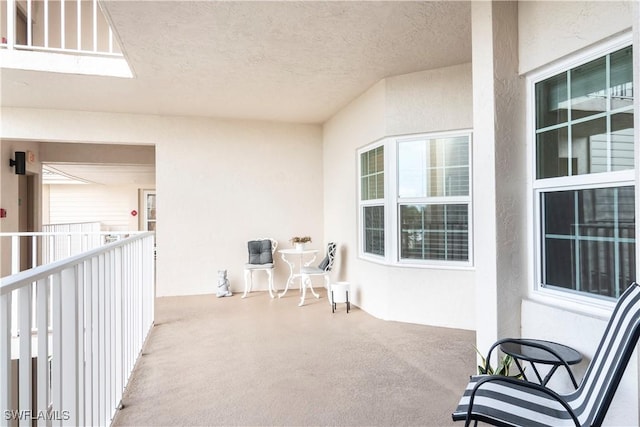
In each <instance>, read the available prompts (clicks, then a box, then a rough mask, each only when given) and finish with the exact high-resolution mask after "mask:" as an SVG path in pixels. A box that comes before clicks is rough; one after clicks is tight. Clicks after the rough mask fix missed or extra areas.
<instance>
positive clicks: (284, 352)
mask: <svg viewBox="0 0 640 427" xmlns="http://www.w3.org/2000/svg"><path fill="white" fill-rule="evenodd" d="M297 303H298V295H297V290H296V291H294V292H291V293H289V295H287V296H286V297H284V298H282V299H278V298H276V299H271V298H269V294H268V293H267V292H253V293H251V294H249V297H248V298H245V299H241V298H240V295H239V294H235V295H233V296H232V297H226V298H216V297H215V296H214V295H203V296H182V297H163V298H157V299H156V321H155V327H154V328H152V331H151V333H150V335H149V337H148V339H147V342H146V344H145V346H144V349H143V352H142V356H141V357H140V359H139V361H138V363H137V365H136V368H135V369H134V372H133V375H132V377H131V381H130V383H129V385H128V387H127V389H126V391H125V395H124V398H123V400H122V403H123V404H124V408H123V409H122V410H120V411H118V413H117V415H116V416H115V418H114V422H113V426H131V425H156V426H157V425H192V426H195V425H245V426H248V425H274V426H277V425H341V426H355V425H368V426H376V425H377V426H390V425H394V426H400V425H422V426H428V425H432V426H436V425H437V426H443V425H453V422H452V421H451V411H452V410H453V409H454V408H455V406H456V404H457V402H458V400H459V399H460V394H461V392H462V390H463V388H464V386H465V384H466V383H467V380H468V377H469V375H470V374H472V373H474V372H475V351H474V347H473V346H474V342H475V333H473V332H471V331H463V330H459V329H449V328H437V327H432V326H424V325H415V324H408V323H399V322H388V321H383V320H380V319H376V318H374V317H372V316H371V315H369V314H367V313H366V312H364V311H362V310H360V309H358V308H355V307H354V308H353V309H352V310H351V311H350V312H349V313H348V314H347V312H346V306H345V305H344V304H339V305H338V307H337V311H336V313H335V314H332V313H331V309H330V306H329V304H328V302H327V299H326V295H325V292H324V291H321V298H320V299H318V300H316V299H314V298H311V299H310V300H308V301H307V303H306V305H305V306H304V307H301V308H299V307H298V306H297Z"/></svg>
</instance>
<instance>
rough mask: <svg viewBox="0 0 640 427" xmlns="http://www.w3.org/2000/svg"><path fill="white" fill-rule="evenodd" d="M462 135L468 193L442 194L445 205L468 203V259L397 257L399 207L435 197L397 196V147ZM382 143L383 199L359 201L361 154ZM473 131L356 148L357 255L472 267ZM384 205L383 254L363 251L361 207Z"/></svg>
mask: <svg viewBox="0 0 640 427" xmlns="http://www.w3.org/2000/svg"><path fill="white" fill-rule="evenodd" d="M456 136H465V137H467V138H468V144H469V161H468V165H469V195H468V196H455V197H442V198H440V199H441V200H440V201H442V202H444V204H468V207H469V208H468V221H469V222H468V251H469V252H468V260H467V261H445V260H422V259H400V238H401V233H400V230H399V222H398V221H399V218H400V206H401V205H405V204H412V203H414V202H415V203H418V204H423V203H424V202H425V200H426V199H429V202H428V204H431V203H433V202H434V201H435V200H436V198H432V197H430V198H422V197H420V198H400V197H399V196H398V182H399V175H398V173H399V172H398V146H399V144H400V143H401V142H405V141H412V140H429V139H437V138H451V137H456ZM381 145H382V146H384V153H385V155H384V168H385V169H384V173H385V175H384V176H385V179H384V183H385V184H384V185H385V190H384V191H385V197H384V199H377V200H367V201H362V200H361V197H362V188H361V167H362V166H361V155H362V153H365V152H367V151H370V150H373V149H375V148H377V147H379V146H381ZM472 151H473V133H472V130H471V129H461V130H456V131H448V132H432V133H421V134H412V135H402V136H392V137H385V138H383V139H380V140H377V141H375V142H373V143H371V144H368V145H366V146H364V147H361V148H360V149H358V150H357V181H358V185H357V194H358V196H357V197H358V248H359V249H358V255H359V257H360V258H361V259H364V260H367V261H371V262H376V263H380V264H386V265H394V266H402V267H418V268H444V269H470V268H472V267H473V253H474V250H473V161H472V160H473V158H472ZM381 203H382V204H383V206H384V215H385V244H384V248H385V255H384V256H378V255H374V254H370V253H366V252H364V206H372V205H374V206H377V205H380V204H381Z"/></svg>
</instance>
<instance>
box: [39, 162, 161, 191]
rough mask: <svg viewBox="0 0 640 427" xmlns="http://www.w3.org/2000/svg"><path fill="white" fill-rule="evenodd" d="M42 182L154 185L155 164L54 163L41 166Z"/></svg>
mask: <svg viewBox="0 0 640 427" xmlns="http://www.w3.org/2000/svg"><path fill="white" fill-rule="evenodd" d="M42 169H43V175H42V183H43V184H52V185H53V184H100V185H138V186H145V185H150V186H154V185H155V172H156V171H155V166H153V165H123V164H113V165H107V164H80V163H68V164H67V163H64V164H62V163H56V164H45V165H43V166H42Z"/></svg>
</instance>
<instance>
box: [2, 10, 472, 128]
mask: <svg viewBox="0 0 640 427" xmlns="http://www.w3.org/2000/svg"><path fill="white" fill-rule="evenodd" d="M101 4H102V6H103V9H104V11H105V14H106V15H107V18H108V20H109V22H110V23H111V24H112V26H113V30H114V32H115V33H116V35H117V37H118V39H119V42H120V45H121V47H122V50H123V52H124V53H125V56H126V58H127V60H128V61H129V64H130V66H131V69H132V71H133V73H134V76H135V77H134V78H133V79H119V78H111V77H96V76H79V75H67V74H54V73H43V72H36V71H23V70H10V69H3V70H2V104H3V105H8V106H20V107H37V108H56V109H70V110H85V111H107V112H110V111H112V112H131V113H144V114H163V115H186V116H213V117H225V118H244V119H260V120H275V121H286V122H299V123H322V122H324V121H326V120H327V119H328V118H330V117H331V116H332V115H333V114H335V113H336V112H337V111H339V109H340V108H342V107H344V106H345V105H346V104H347V103H348V102H350V101H351V100H353V99H354V98H355V97H357V96H358V95H360V94H361V93H363V92H364V91H365V90H367V89H368V88H369V87H371V86H372V85H373V84H375V83H376V82H378V81H380V80H381V79H383V78H386V77H389V76H395V75H401V74H406V73H411V72H415V71H422V70H427V69H434V68H440V67H445V66H450V65H456V64H461V63H465V62H470V61H471V24H470V3H469V2H467V1H464V2H463V1H433V2H428V1H427V2H418V1H406V2H405V1H388V2H381V1H380V2H379V1H363V2H360V1H344V2H343V1H270V2H261V1H120V0H111V1H107V0H104V1H102V2H101ZM43 94H46V96H43Z"/></svg>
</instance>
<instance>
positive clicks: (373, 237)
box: [360, 146, 385, 256]
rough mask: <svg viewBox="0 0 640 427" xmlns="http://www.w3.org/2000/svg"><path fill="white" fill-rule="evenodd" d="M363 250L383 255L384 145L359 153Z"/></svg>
mask: <svg viewBox="0 0 640 427" xmlns="http://www.w3.org/2000/svg"><path fill="white" fill-rule="evenodd" d="M360 201H361V202H360V203H361V205H362V212H363V215H362V216H363V227H364V233H363V251H364V252H365V253H367V254H372V255H378V256H384V254H385V250H384V246H385V240H384V146H379V147H376V148H374V149H372V150H369V151H365V152H364V153H362V154H361V155H360Z"/></svg>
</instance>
